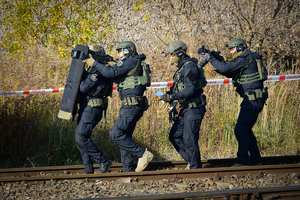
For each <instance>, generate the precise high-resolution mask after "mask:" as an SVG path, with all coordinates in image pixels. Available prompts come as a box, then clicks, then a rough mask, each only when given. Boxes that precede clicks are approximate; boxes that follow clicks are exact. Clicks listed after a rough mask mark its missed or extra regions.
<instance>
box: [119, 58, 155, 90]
mask: <svg viewBox="0 0 300 200" xmlns="http://www.w3.org/2000/svg"><path fill="white" fill-rule="evenodd" d="M140 66H142V69H143V76H131V75H132V74H134V73H135V72H136V71H137V70H138V68H139V67H140ZM150 73H151V71H150V67H149V65H148V64H147V63H146V62H144V61H142V60H140V59H138V63H137V65H136V66H135V68H133V69H132V70H131V71H129V72H128V74H127V76H126V77H123V78H119V79H118V80H116V86H117V88H123V89H128V88H134V87H135V86H137V85H145V86H147V87H148V86H150V85H151V77H150Z"/></svg>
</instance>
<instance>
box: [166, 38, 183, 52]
mask: <svg viewBox="0 0 300 200" xmlns="http://www.w3.org/2000/svg"><path fill="white" fill-rule="evenodd" d="M179 49H182V50H184V51H185V52H186V50H187V46H186V44H185V43H184V42H182V41H180V40H176V41H173V42H171V44H170V45H169V46H168V52H169V53H170V54H171V53H174V52H176V51H177V50H179Z"/></svg>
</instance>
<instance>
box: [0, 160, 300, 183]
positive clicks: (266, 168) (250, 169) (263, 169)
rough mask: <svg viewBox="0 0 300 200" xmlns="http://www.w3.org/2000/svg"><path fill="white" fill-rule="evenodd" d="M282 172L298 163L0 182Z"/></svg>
mask: <svg viewBox="0 0 300 200" xmlns="http://www.w3.org/2000/svg"><path fill="white" fill-rule="evenodd" d="M259 173H265V174H269V173H270V174H283V173H300V164H282V165H262V166H247V167H220V168H202V169H190V170H160V171H143V172H119V173H105V174H69V175H65V174H63V175H39V176H31V177H26V176H24V177H2V178H0V182H17V181H48V180H75V179H81V180H101V181H124V180H129V181H130V180H137V181H150V180H163V179H176V178H184V179H195V178H208V177H215V176H216V175H218V176H226V175H227V176H232V175H234V174H236V175H248V174H259Z"/></svg>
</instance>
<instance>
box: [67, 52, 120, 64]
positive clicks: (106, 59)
mask: <svg viewBox="0 0 300 200" xmlns="http://www.w3.org/2000/svg"><path fill="white" fill-rule="evenodd" d="M89 54H91V55H92V57H93V58H94V59H95V60H96V61H98V62H99V63H101V64H104V65H105V64H107V63H108V62H111V61H112V62H116V61H115V60H114V58H113V57H111V56H110V55H108V54H106V55H103V52H101V53H98V52H95V51H92V50H90V49H89V50H88V54H87V55H85V54H84V53H83V52H82V51H79V50H76V49H75V50H72V52H71V57H72V58H76V59H81V60H85V59H88V58H89V57H90V56H89Z"/></svg>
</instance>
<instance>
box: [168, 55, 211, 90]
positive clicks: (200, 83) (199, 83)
mask: <svg viewBox="0 0 300 200" xmlns="http://www.w3.org/2000/svg"><path fill="white" fill-rule="evenodd" d="M192 62H193V61H188V62H186V63H184V64H183V65H182V67H181V68H180V69H179V70H177V71H176V73H175V74H174V76H173V80H174V82H175V83H176V84H175V85H174V92H175V93H177V92H180V91H182V90H183V89H184V88H186V85H185V84H184V83H183V82H180V72H181V70H183V68H184V67H185V66H186V65H187V64H189V63H192ZM197 66H198V68H199V69H200V75H201V77H200V80H197V82H196V90H198V89H201V88H203V87H205V86H206V84H207V81H206V78H205V75H204V70H203V68H202V67H201V66H200V65H197Z"/></svg>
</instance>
